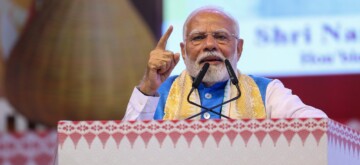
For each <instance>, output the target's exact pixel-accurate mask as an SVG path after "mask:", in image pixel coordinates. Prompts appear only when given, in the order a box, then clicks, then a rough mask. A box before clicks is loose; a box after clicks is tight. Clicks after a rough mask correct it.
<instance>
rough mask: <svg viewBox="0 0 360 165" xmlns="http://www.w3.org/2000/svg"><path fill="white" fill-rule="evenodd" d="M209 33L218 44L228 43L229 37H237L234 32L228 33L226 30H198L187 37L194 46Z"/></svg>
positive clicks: (202, 41)
mask: <svg viewBox="0 0 360 165" xmlns="http://www.w3.org/2000/svg"><path fill="white" fill-rule="evenodd" d="M209 34H211V36H212V37H213V38H214V39H215V40H216V42H217V43H218V44H228V43H229V42H230V41H231V37H234V38H236V39H238V38H237V37H236V35H235V34H229V33H227V32H208V33H204V32H198V33H193V34H190V35H189V37H188V39H189V40H190V42H191V43H192V44H193V45H195V46H196V45H200V44H203V43H204V42H205V40H206V37H207V36H208V35H209Z"/></svg>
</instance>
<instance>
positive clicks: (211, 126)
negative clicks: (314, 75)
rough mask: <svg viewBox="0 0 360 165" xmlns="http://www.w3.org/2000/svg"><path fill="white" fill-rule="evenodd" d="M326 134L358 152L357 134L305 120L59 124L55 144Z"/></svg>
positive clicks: (322, 120)
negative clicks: (98, 140)
mask: <svg viewBox="0 0 360 165" xmlns="http://www.w3.org/2000/svg"><path fill="white" fill-rule="evenodd" d="M324 134H327V136H328V138H329V140H333V139H336V140H339V143H342V144H344V145H346V146H351V147H352V148H353V149H355V150H357V151H360V133H359V132H357V131H355V130H352V129H350V128H348V127H346V126H345V125H342V124H340V123H338V122H336V121H333V120H331V119H327V118H308V119H263V120H257V119H249V120H177V121H162V120H151V121H120V120H109V121H60V122H59V123H58V144H59V146H60V147H61V146H62V145H63V144H64V142H65V140H66V139H69V140H71V141H72V142H73V147H75V148H76V146H77V143H78V141H79V140H80V138H85V139H86V142H87V144H88V145H89V147H91V142H92V141H93V140H94V139H95V138H98V139H100V140H101V142H102V144H103V147H104V148H106V147H107V141H108V140H109V139H113V140H115V142H116V144H117V146H119V145H120V143H121V142H122V141H123V139H124V138H125V137H126V138H127V139H128V140H129V141H130V143H131V145H134V143H135V141H136V140H140V141H143V142H144V144H145V145H147V144H148V142H149V140H150V139H151V138H155V139H156V140H157V142H158V144H159V147H161V145H162V143H163V141H164V139H165V138H166V137H168V138H170V139H171V141H172V143H173V145H174V146H176V145H177V141H178V139H179V138H180V137H184V138H185V139H186V141H187V143H188V145H189V146H191V144H192V141H193V139H194V137H195V136H197V137H198V138H199V139H200V141H201V143H202V144H203V146H205V145H206V142H207V139H208V138H209V137H213V138H214V139H215V141H216V143H217V144H219V142H220V141H221V140H222V139H223V138H225V137H226V138H228V139H229V140H230V142H231V143H233V141H234V139H235V138H236V137H237V136H240V137H241V138H242V139H243V141H244V143H245V145H247V142H248V140H249V138H250V137H251V136H255V137H256V138H257V140H258V144H259V145H261V144H262V142H263V139H264V138H265V136H270V138H271V139H272V142H273V144H274V145H276V143H277V140H278V138H279V137H280V136H281V135H282V136H284V137H285V138H286V140H287V142H288V144H289V145H291V143H292V140H293V138H294V136H295V135H298V136H299V137H300V139H301V141H302V143H303V144H304V143H305V142H306V140H307V139H308V138H309V136H313V138H315V139H316V141H317V143H319V141H320V139H321V138H322V137H323V136H324Z"/></svg>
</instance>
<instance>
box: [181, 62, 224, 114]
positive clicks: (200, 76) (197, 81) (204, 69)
mask: <svg viewBox="0 0 360 165" xmlns="http://www.w3.org/2000/svg"><path fill="white" fill-rule="evenodd" d="M209 66H210V64H209V63H205V64H204V66H203V67H202V68H201V70H200V72H199V73H198V75H197V76H196V77H195V80H194V82H193V84H192V88H191V90H190V92H189V94H188V97H187V101H188V102H189V103H190V104H192V105H195V106H197V107H200V108H202V109H205V110H206V111H204V112H202V113H205V112H207V111H210V112H213V113H215V114H217V115H220V116H223V117H225V118H228V119H230V118H229V117H227V116H224V115H223V114H221V113H218V112H216V111H213V110H212V109H209V108H206V107H203V106H201V105H199V104H197V103H195V102H192V101H191V100H190V95H191V93H193V91H194V90H195V89H197V88H198V87H199V85H200V83H201V81H202V80H203V78H204V76H205V74H206V72H207V70H208V69H209ZM202 113H199V114H197V115H196V116H198V115H201V114H202ZM196 116H192V117H190V118H187V119H191V118H194V117H196Z"/></svg>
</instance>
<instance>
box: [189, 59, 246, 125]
mask: <svg viewBox="0 0 360 165" xmlns="http://www.w3.org/2000/svg"><path fill="white" fill-rule="evenodd" d="M225 66H226V69H227V71H228V74H229V77H230V81H231V83H232V84H233V85H235V86H236V89H237V96H235V97H234V98H232V99H230V100H228V101H225V102H223V103H220V104H218V105H215V106H213V107H211V108H206V107H203V106H201V105H197V104H195V103H194V102H191V101H190V94H191V93H192V91H193V90H194V86H193V88H192V89H191V91H190V93H189V95H188V102H189V103H190V104H193V105H195V106H198V107H201V108H203V109H205V111H202V112H200V113H198V114H195V115H193V116H190V117H189V118H187V119H192V118H194V117H196V116H199V115H202V114H203V113H205V112H207V111H210V112H213V113H215V114H217V115H220V116H221V117H225V118H227V119H230V118H229V117H228V116H225V115H223V114H221V113H218V112H216V111H213V109H215V108H217V107H219V106H222V105H224V104H227V103H229V102H231V101H234V100H236V99H238V98H240V96H241V91H240V87H239V81H238V79H237V77H236V74H235V72H234V70H233V68H232V66H231V64H230V62H229V60H228V59H225ZM204 74H205V73H204ZM202 78H203V77H202ZM198 81H201V80H198ZM199 83H200V82H199ZM196 88H197V86H196Z"/></svg>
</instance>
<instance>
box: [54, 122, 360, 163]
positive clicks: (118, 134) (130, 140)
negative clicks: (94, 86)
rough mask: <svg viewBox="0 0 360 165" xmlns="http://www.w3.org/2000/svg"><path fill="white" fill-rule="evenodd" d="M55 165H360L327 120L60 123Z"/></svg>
mask: <svg viewBox="0 0 360 165" xmlns="http://www.w3.org/2000/svg"><path fill="white" fill-rule="evenodd" d="M57 163H58V164H59V165H70V164H71V165H77V164H79V165H83V164H86V165H105V164H106V165H119V164H126V165H131V164H139V165H143V164H156V165H168V164H171V165H180V164H181V165H182V164H196V165H202V164H203V165H212V164H217V165H219V164H224V165H225V164H226V165H227V164H246V165H263V164H266V165H305V164H306V165H328V164H329V165H360V133H359V132H356V131H354V130H352V129H350V128H348V127H346V126H344V125H342V124H340V123H337V122H335V121H333V120H331V119H265V120H253V119H251V120H180V121H60V122H59V123H58V157H57Z"/></svg>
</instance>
